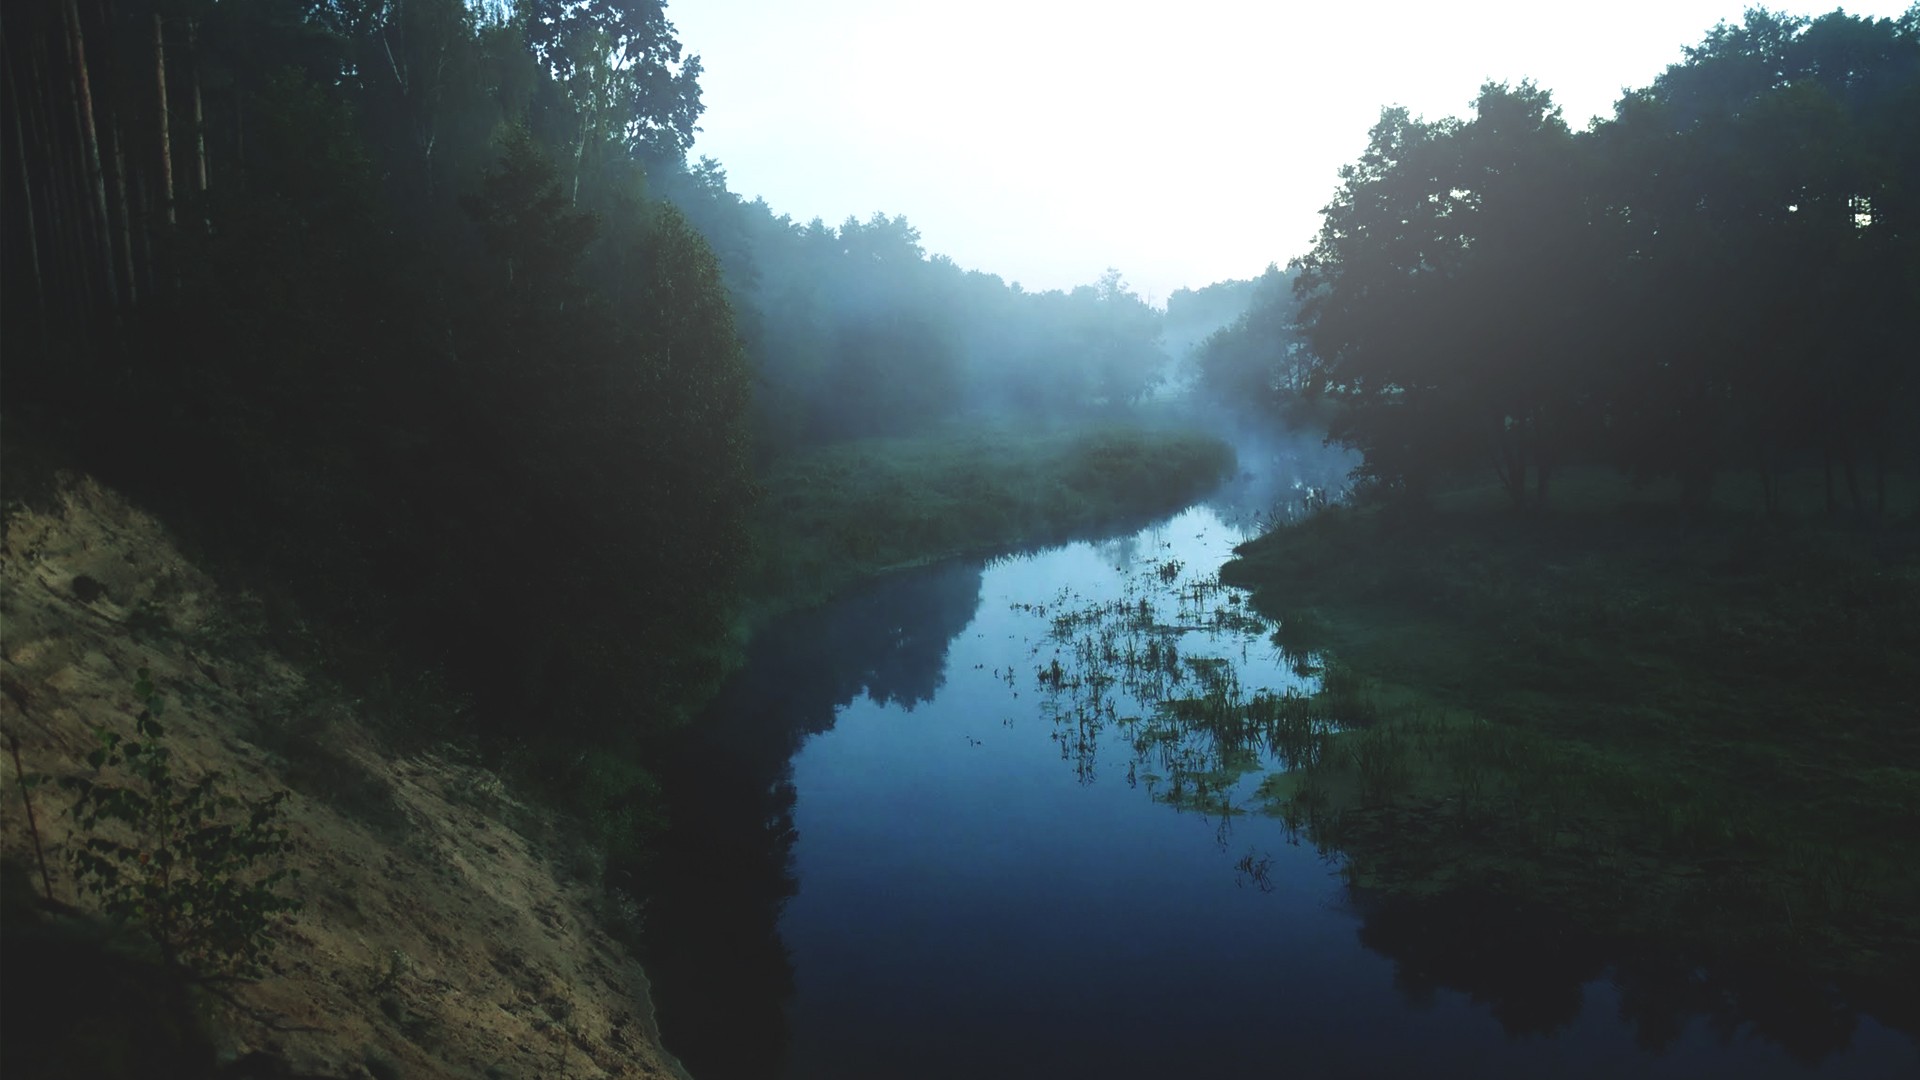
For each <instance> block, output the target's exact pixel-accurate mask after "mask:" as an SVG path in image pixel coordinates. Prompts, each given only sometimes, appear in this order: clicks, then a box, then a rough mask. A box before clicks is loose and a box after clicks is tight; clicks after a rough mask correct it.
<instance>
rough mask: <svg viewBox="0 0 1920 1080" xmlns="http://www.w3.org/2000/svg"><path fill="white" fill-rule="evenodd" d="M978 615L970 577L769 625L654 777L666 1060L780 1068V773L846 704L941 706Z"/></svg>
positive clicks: (877, 589)
mask: <svg viewBox="0 0 1920 1080" xmlns="http://www.w3.org/2000/svg"><path fill="white" fill-rule="evenodd" d="M979 606H980V565H979V564H978V563H965V562H958V563H949V564H945V565H942V566H939V567H934V568H931V569H928V570H923V571H917V572H914V573H910V574H902V575H900V576H898V577H895V578H891V579H888V580H886V581H884V582H880V583H878V584H876V585H873V586H871V587H869V588H866V589H862V590H860V591H858V592H856V593H854V594H852V595H850V596H848V597H847V598H845V599H844V600H842V601H841V602H839V603H837V604H834V605H832V606H830V607H828V608H826V609H823V610H821V611H816V612H806V613H802V614H800V615H797V616H792V617H789V618H786V619H783V620H781V621H779V622H777V623H776V624H775V625H773V626H771V627H769V628H768V629H767V630H766V631H765V632H764V633H762V634H761V635H760V637H759V638H758V639H757V640H756V641H755V642H754V644H753V647H752V649H751V651H750V655H749V659H748V663H747V664H746V667H745V668H744V670H743V671H742V673H741V675H740V677H738V678H736V679H734V680H733V681H732V682H731V683H730V684H729V685H728V687H727V688H726V689H725V690H724V691H723V693H722V694H721V696H720V698H719V700H718V701H716V702H715V704H714V707H713V708H712V709H711V710H709V713H708V715H707V716H705V717H704V718H702V719H701V720H700V721H699V722H698V723H696V724H695V725H694V727H693V728H692V730H691V731H689V732H688V733H687V737H686V738H685V739H684V740H683V741H681V742H680V743H679V744H678V745H676V746H675V747H674V748H673V749H672V750H671V754H670V758H669V760H667V761H666V762H665V763H664V767H663V768H662V770H661V772H662V775H663V777H664V783H665V785H666V788H667V802H668V807H669V813H670V814H671V815H672V820H673V822H674V828H673V829H672V830H670V832H669V834H668V835H667V837H666V838H665V841H664V843H663V845H662V850H661V852H660V856H659V858H658V860H657V863H656V865H655V867H654V868H653V871H652V873H651V875H650V877H651V879H652V880H651V884H652V888H651V899H650V902H649V905H648V914H647V918H648V928H649V932H648V935H647V940H648V949H647V956H646V958H645V959H646V965H647V971H648V973H649V975H650V976H651V977H652V978H653V980H654V982H655V984H656V986H658V987H660V988H662V989H661V992H659V993H657V994H656V998H657V999H658V1007H659V1014H660V1024H661V1028H662V1030H663V1031H664V1032H666V1042H667V1046H668V1048H669V1049H670V1050H673V1051H675V1052H676V1053H679V1054H680V1055H682V1057H683V1058H684V1059H685V1060H686V1061H687V1062H688V1064H689V1067H690V1068H691V1069H693V1071H694V1073H695V1075H697V1076H700V1077H703V1078H712V1077H728V1076H739V1077H768V1076H775V1075H777V1074H778V1073H779V1072H780V1069H781V1063H782V1062H783V1061H784V1060H785V1057H786V1046H787V1021H786V1017H785V1015H784V1003H785V1001H786V999H787V998H788V997H789V996H790V995H791V993H792V988H793V971H792V966H791V964H790V962H789V960H788V956H787V950H786V947H785V945H784V944H783V943H782V942H781V940H780V935H779V931H778V926H779V918H780V911H781V908H782V907H783V906H784V905H785V903H786V901H787V900H788V899H789V898H790V897H792V896H793V895H794V894H795V892H796V891H797V889H798V885H797V883H796V881H795V878H794V874H793V868H792V865H791V861H790V858H789V854H790V852H791V851H792V848H793V844H794V841H795V839H796V838H797V835H798V834H797V833H796V832H795V830H794V826H793V809H794V801H795V792H794V787H793V783H792V768H791V761H792V758H793V754H794V751H795V750H797V749H798V748H799V746H800V744H801V743H802V742H803V741H804V740H805V739H806V738H807V736H809V735H815V734H819V733H821V732H824V731H827V730H828V729H830V728H831V727H832V726H833V722H834V714H835V712H836V711H837V710H838V709H840V708H843V707H845V706H846V705H848V704H850V703H851V702H852V701H854V700H855V699H856V698H859V697H861V696H863V695H864V697H865V698H866V699H867V700H869V701H871V702H872V703H874V704H876V705H883V706H884V705H894V706H898V707H900V708H903V709H909V710H910V709H911V708H912V707H913V706H914V705H916V704H920V703H924V702H928V701H931V700H933V697H934V695H935V694H937V693H938V692H939V690H940V687H941V683H942V679H943V674H944V671H945V664H946V657H947V649H948V647H949V645H950V644H951V643H952V641H953V638H954V636H955V635H956V634H958V633H959V632H960V630H961V628H963V627H964V626H966V624H967V622H968V621H969V620H970V619H972V618H973V614H974V612H975V610H976V609H978V608H979Z"/></svg>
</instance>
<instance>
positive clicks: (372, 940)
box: [0, 479, 686, 1078]
mask: <svg viewBox="0 0 1920 1080" xmlns="http://www.w3.org/2000/svg"><path fill="white" fill-rule="evenodd" d="M0 569H3V572H4V576H3V577H0V584H3V585H4V594H3V598H0V618H3V619H4V622H3V623H0V635H3V640H0V648H3V651H4V664H3V665H0V687H3V688H4V694H3V695H0V726H3V727H4V731H5V734H6V735H7V736H10V737H14V738H17V739H18V740H19V748H20V756H21V760H22V762H23V764H24V768H25V770H26V772H27V773H28V774H30V775H31V774H44V775H47V776H50V777H60V776H65V775H74V774H80V773H85V772H87V771H88V768H87V764H86V761H85V756H86V754H87V753H88V752H89V751H90V750H91V749H92V748H93V747H94V746H95V745H97V744H96V739H95V735H94V730H95V729H96V728H101V727H105V728H109V729H112V730H116V731H120V732H122V733H125V734H129V735H131V734H132V732H133V722H134V712H135V706H134V704H133V694H132V686H133V682H134V679H135V672H136V671H137V670H138V669H139V668H142V667H145V668H148V669H150V670H151V672H152V679H153V682H154V684H155V685H156V687H157V688H158V690H159V692H160V693H161V694H162V695H164V696H165V697H166V698H167V699H169V702H170V708H169V710H168V712H167V714H166V717H167V744H168V746H169V747H170V748H171V749H172V751H173V753H174V759H173V760H174V763H175V769H176V771H177V772H178V773H180V774H183V775H185V776H189V777H191V776H198V775H201V774H203V773H205V772H207V771H210V770H212V771H218V772H220V773H222V774H224V775H225V776H226V777H227V781H226V788H227V790H229V791H231V792H232V793H234V794H238V795H242V796H247V797H257V796H261V795H265V794H267V793H269V792H272V791H278V790H282V789H290V790H292V792H293V794H292V797H291V798H290V799H289V800H288V802H287V804H286V805H287V808H288V812H287V822H288V824H289V827H290V829H291V833H292V838H293V840H294V842H295V844H296V850H295V852H294V855H293V856H292V865H293V866H295V867H296V868H298V869H299V870H300V871H301V877H300V879H299V885H298V892H299V894H300V898H301V899H302V900H303V901H304V907H303V909H302V910H301V911H299V912H298V913H297V914H295V915H293V916H291V917H289V918H288V920H287V922H286V923H285V924H284V926H283V927H282V928H281V929H280V930H279V931H278V932H277V934H276V936H277V938H278V940H279V942H280V945H279V947H278V948H277V950H276V951H275V952H274V953H273V954H272V958H271V962H270V971H269V973H268V974H267V975H266V976H265V977H264V978H261V979H259V980H257V981H251V982H246V983H242V984H239V985H237V986H235V987H234V988H233V990H232V997H233V1001H232V1002H223V1001H220V1000H218V999H214V998H209V999H208V1001H207V1003H206V1004H205V1006H204V1008H205V1010H206V1012H207V1013H208V1015H209V1017H210V1019H211V1025H212V1028H213V1030H214V1041H215V1046H214V1051H215V1055H216V1058H217V1059H218V1060H220V1061H224V1062H228V1063H232V1062H238V1061H242V1060H251V1061H268V1062H270V1065H269V1066H259V1067H258V1068H260V1069H263V1070H265V1071H258V1072H254V1073H250V1075H285V1074H286V1073H287V1071H288V1070H291V1071H292V1072H294V1073H298V1074H303V1075H313V1076H329V1077H368V1076H374V1077H385V1076H405V1077H489V1078H494V1077H535V1076H549V1077H550V1076H567V1077H685V1075H686V1074H685V1072H684V1070H683V1069H682V1068H681V1067H680V1065H679V1063H678V1062H677V1061H675V1060H674V1059H673V1057H672V1056H671V1055H669V1054H668V1053H666V1051H665V1050H663V1049H662V1048H661V1046H660V1042H659V1033H658V1030H657V1028H656V1026H655V1023H654V1019H653V1007H652V1002H651V999H650V997H649V991H648V985H647V980H646V977H645V976H644V974H643V973H642V972H641V970H640V968H639V966H638V965H637V964H636V963H635V962H634V961H633V960H632V959H631V958H630V957H629V956H628V955H627V954H626V953H625V952H624V950H622V948H621V947H620V946H619V945H617V944H616V943H615V942H614V941H613V940H612V939H611V938H610V937H609V936H608V935H607V934H606V933H605V932H604V930H603V929H601V928H600V926H599V924H598V923H597V922H596V918H595V915H594V913H593V902H594V899H595V896H596V890H594V889H593V888H592V887H591V886H589V885H587V884H585V883H583V882H580V881H576V880H571V879H569V877H568V876H567V875H566V874H565V873H564V872H563V870H562V866H563V865H564V863H565V853H566V852H567V851H568V850H569V848H570V845H569V844H568V843H567V841H566V838H565V837H564V836H563V835H562V833H561V831H560V829H559V827H558V825H557V823H556V822H555V821H554V820H553V819H552V818H551V817H550V816H548V815H545V814H543V813H540V812H538V811H535V810H533V809H530V808H528V807H526V806H524V805H522V804H520V803H518V802H516V801H515V800H513V799H512V798H511V797H510V796H509V795H507V794H506V793H505V792H504V791H503V790H502V788H501V785H500V783H499V780H498V778H497V777H495V776H493V775H492V774H490V773H488V772H486V771H484V770H481V769H478V768H474V767H472V766H470V765H466V764H463V763H461V762H459V761H457V760H453V759H451V758H450V757H449V756H447V755H444V754H415V755H410V756H405V757H393V756H390V755H389V754H388V753H386V752H384V751H383V749H382V747H381V745H380V742H379V740H377V739H376V738H375V736H374V735H373V734H372V732H371V728H370V726H369V725H368V724H367V723H365V718H364V717H361V716H358V715H356V710H355V707H354V704H353V703H351V702H346V701H342V700H339V699H338V697H337V696H335V697H330V696H328V695H327V694H325V693H323V692H322V691H320V690H318V689H316V686H317V684H316V683H315V682H314V681H313V680H309V679H308V678H307V677H306V676H305V675H304V674H303V673H302V672H301V671H299V670H298V669H297V668H296V667H295V666H294V665H292V664H290V663H289V662H288V661H287V660H286V659H285V658H284V657H282V656H281V655H279V654H277V653H276V652H275V651H274V650H273V649H271V648H269V647H268V646H267V645H266V644H265V643H264V641H263V640H262V638H261V637H260V635H259V634H258V633H256V632H254V631H252V630H250V629H249V620H248V618H247V616H246V611H247V607H246V602H245V600H244V598H235V597H229V596H225V595H223V594H222V593H221V591H220V589H219V588H217V587H216V586H215V584H214V583H213V582H212V581H211V580H210V579H209V578H208V577H207V576H206V575H205V574H203V573H201V572H200V571H198V570H196V569H195V568H194V567H192V566H190V565H188V564H187V562H186V561H185V560H184V559H183V558H182V557H181V555H180V554H179V552H178V550H177V549H176V548H175V546H174V545H173V543H172V542H171V540H170V539H169V537H168V536H167V534H166V533H165V531H164V530H163V529H162V528H160V526H159V525H158V524H157V523H156V522H155V521H153V519H151V518H149V517H147V516H146V515H145V514H143V513H141V512H140V511H138V510H136V509H135V508H133V507H131V506H129V505H128V504H127V503H126V502H125V501H124V500H122V499H121V498H119V497H118V496H117V495H115V494H114V493H112V492H110V491H107V490H104V489H103V488H101V487H100V486H99V485H98V484H96V483H94V482H92V481H91V480H85V479H80V480H75V481H71V482H69V483H67V484H66V486H65V487H64V489H63V491H62V492H61V493H60V495H59V496H58V499H57V505H56V506H54V507H53V508H52V509H47V510H19V511H16V512H15V513H13V514H12V515H11V516H10V518H9V519H8V521H7V526H6V533H5V541H4V559H0ZM0 757H3V758H4V759H5V760H4V764H3V765H0V784H4V793H3V794H4V799H5V803H4V805H5V808H6V809H5V812H4V819H3V821H4V830H3V832H0V849H3V850H4V854H5V855H6V856H7V858H8V859H9V860H10V861H12V863H13V865H15V866H17V867H27V868H31V867H33V866H34V855H33V847H32V837H31V835H30V831H29V829H28V826H27V820H26V814H25V812H24V808H23V804H22V801H21V789H20V785H19V784H18V783H17V779H18V770H17V769H16V767H15V764H14V761H13V758H12V756H11V755H10V754H0ZM32 798H33V809H34V813H35V816H36V819H37V822H38V829H39V835H40V840H41V843H42V844H43V845H44V847H45V850H46V858H47V863H48V865H49V866H50V868H51V870H52V874H51V877H52V882H51V887H52V892H53V896H54V898H55V900H56V901H57V904H56V905H54V906H53V907H52V909H51V910H52V911H53V912H55V913H53V914H47V913H43V914H42V915H41V916H40V918H41V919H42V920H62V919H64V920H67V921H70V922H73V923H75V924H93V925H98V922H99V920H97V919H93V918H91V917H90V916H89V914H88V913H87V912H86V907H87V900H86V898H85V897H83V896H81V895H79V894H78V893H77V891H76V889H75V884H74V880H73V876H72V874H71V873H70V872H69V870H68V863H67V858H68V853H69V850H70V848H71V846H72V845H73V844H74V843H75V838H74V836H73V834H72V828H73V822H72V819H71V818H70V817H69V815H68V814H67V813H66V809H67V806H68V805H69V800H68V796H67V794H66V792H65V791H63V790H62V789H61V788H59V787H58V786H57V785H55V784H43V785H41V786H39V787H37V788H35V789H34V790H33V793H32ZM31 878H32V884H33V888H34V891H35V892H39V891H40V889H41V882H40V878H39V874H38V872H37V871H33V873H32V875H31ZM41 906H42V907H43V908H46V907H48V905H45V904H44V903H43V904H42V905H41ZM41 977H42V973H36V972H22V971H20V970H18V969H14V970H10V971H8V972H7V980H8V982H9V983H12V984H14V986H15V987H18V986H20V985H23V983H22V980H36V979H39V978H41ZM45 977H47V978H49V979H51V978H53V977H55V975H54V973H45ZM10 993H11V990H10ZM9 1027H10V1029H11V1028H12V1025H9ZM21 1035H22V1033H21V1032H20V1031H18V1030H17V1029H13V1030H8V1031H7V1033H6V1039H7V1040H8V1041H9V1042H12V1041H14V1040H15V1039H16V1038H17V1037H20V1036H21ZM249 1054H254V1055H256V1056H255V1057H254V1058H252V1059H248V1058H247V1055H249ZM75 1064H78V1063H75ZM230 1071H234V1070H232V1069H231V1066H230ZM136 1074H138V1070H136Z"/></svg>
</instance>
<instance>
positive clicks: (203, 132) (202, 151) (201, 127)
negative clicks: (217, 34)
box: [187, 19, 209, 194]
mask: <svg viewBox="0 0 1920 1080" xmlns="http://www.w3.org/2000/svg"><path fill="white" fill-rule="evenodd" d="M199 31H200V27H199V24H198V23H196V22H194V21H193V20H191V19H189V20H188V21H187V77H188V78H190V79H192V80H193V156H194V160H195V162H196V164H197V165H198V169H197V170H196V172H197V175H196V176H195V177H194V189H193V190H194V192H195V193H196V194H200V193H204V192H205V191H206V190H207V184H208V182H209V181H208V179H207V114H206V110H204V109H202V108H201V107H200V50H199V40H198V39H199Z"/></svg>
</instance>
